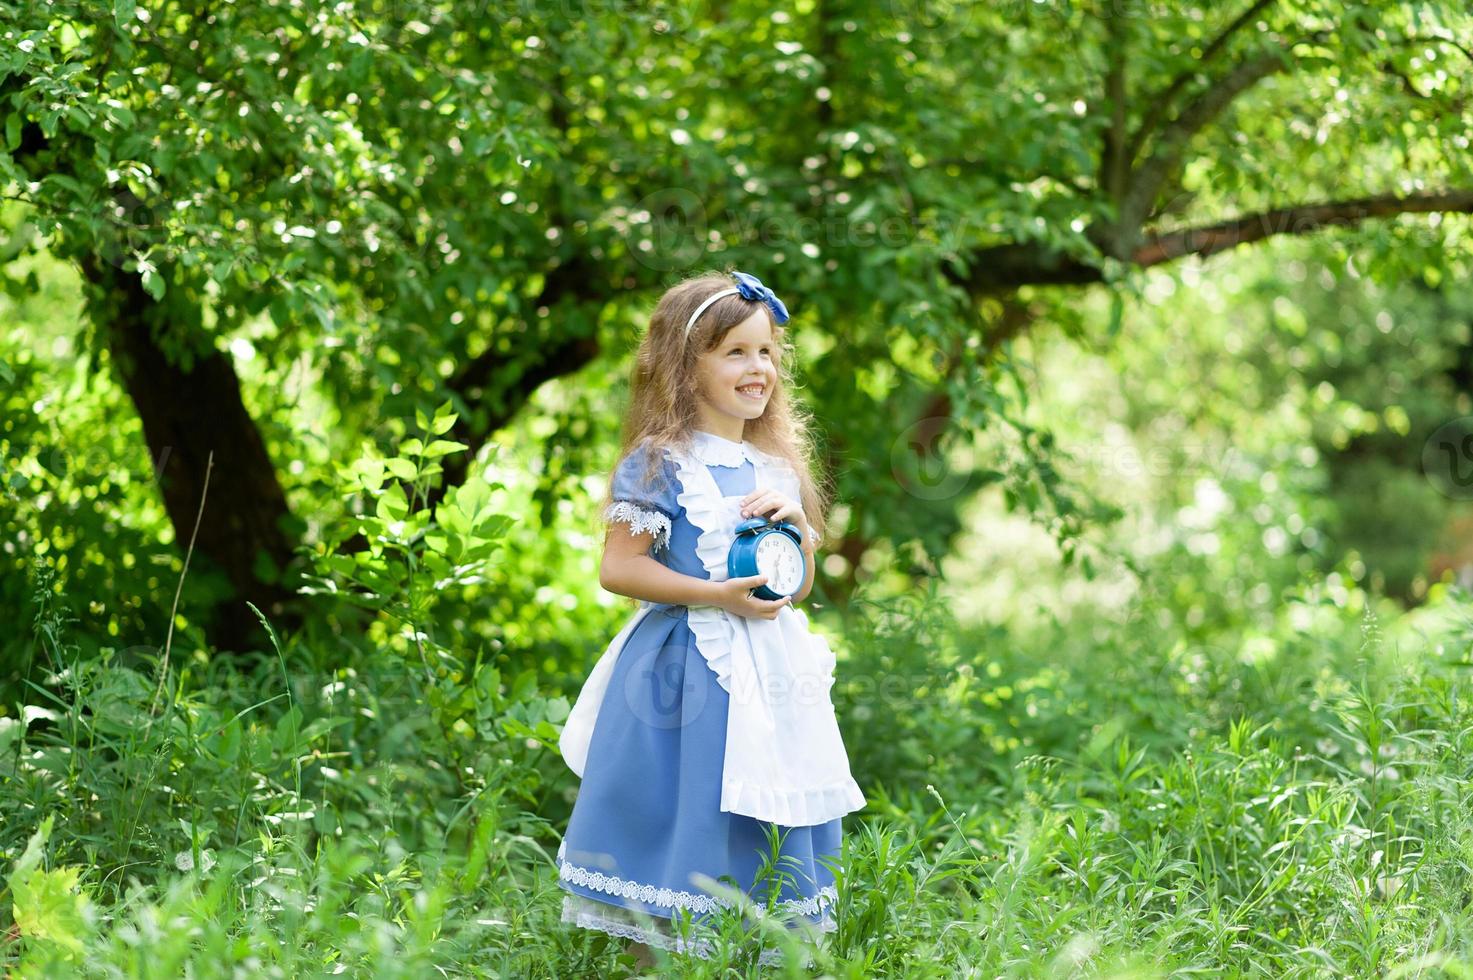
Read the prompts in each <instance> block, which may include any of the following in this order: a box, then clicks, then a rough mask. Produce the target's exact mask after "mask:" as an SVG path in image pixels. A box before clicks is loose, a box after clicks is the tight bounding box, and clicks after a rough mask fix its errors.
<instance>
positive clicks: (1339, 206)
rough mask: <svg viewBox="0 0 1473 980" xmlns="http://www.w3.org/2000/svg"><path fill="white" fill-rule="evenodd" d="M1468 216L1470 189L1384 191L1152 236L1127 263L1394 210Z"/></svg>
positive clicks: (1209, 251) (1201, 252)
mask: <svg viewBox="0 0 1473 980" xmlns="http://www.w3.org/2000/svg"><path fill="white" fill-rule="evenodd" d="M1434 213H1436V214H1454V213H1460V214H1470V213H1473V190H1446V191H1438V192H1435V193H1430V194H1414V195H1410V196H1407V197H1399V196H1397V195H1394V194H1386V195H1382V196H1379V197H1363V198H1358V199H1356V200H1352V201H1326V202H1324V203H1321V204H1300V205H1296V206H1294V207H1287V208H1276V209H1274V210H1272V211H1264V212H1261V213H1259V214H1250V215H1245V216H1243V217H1241V218H1234V219H1232V220H1231V221H1224V222H1221V223H1220V224H1215V225H1207V226H1205V227H1201V228H1188V229H1185V230H1183V231H1173V232H1166V233H1165V234H1158V235H1153V236H1151V237H1150V239H1149V240H1148V241H1146V242H1145V243H1144V244H1142V245H1141V247H1140V248H1138V249H1136V250H1135V252H1134V253H1133V254H1132V255H1131V261H1133V262H1134V263H1135V264H1136V265H1139V266H1142V267H1145V266H1152V265H1159V264H1161V263H1163V262H1170V261H1172V260H1173V259H1179V258H1182V257H1183V256H1187V255H1197V256H1200V257H1202V258H1206V257H1207V256H1209V255H1216V254H1217V253H1218V252H1222V251H1225V250H1227V249H1230V248H1232V247H1234V246H1235V245H1245V244H1247V243H1249V242H1257V241H1262V240H1263V239H1265V238H1271V237H1273V236H1275V235H1307V234H1309V233H1311V232H1315V231H1319V230H1320V229H1321V228H1329V227H1333V226H1337V225H1357V224H1360V223H1361V222H1362V221H1368V220H1371V219H1373V218H1390V217H1395V216H1396V215H1399V214H1434Z"/></svg>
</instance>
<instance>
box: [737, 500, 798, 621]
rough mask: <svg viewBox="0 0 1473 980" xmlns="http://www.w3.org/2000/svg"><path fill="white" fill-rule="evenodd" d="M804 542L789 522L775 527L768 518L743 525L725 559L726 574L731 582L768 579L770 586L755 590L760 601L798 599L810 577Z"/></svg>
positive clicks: (764, 585) (766, 584) (759, 518)
mask: <svg viewBox="0 0 1473 980" xmlns="http://www.w3.org/2000/svg"><path fill="white" fill-rule="evenodd" d="M802 542H803V535H802V533H801V532H800V531H799V530H798V528H797V526H795V525H793V524H790V523H789V522H787V521H779V522H778V523H776V524H774V523H772V522H771V521H769V520H767V518H765V517H753V518H751V519H749V520H745V521H742V522H741V523H740V524H738V525H737V526H736V537H735V538H734V539H733V540H732V542H731V550H730V551H729V552H727V555H726V574H727V576H728V577H730V578H746V577H747V576H749V575H766V576H767V582H766V583H765V584H763V585H759V586H757V587H756V588H754V589H753V590H752V594H753V595H755V596H756V597H757V598H759V599H768V600H772V599H781V598H783V597H784V596H790V595H795V594H797V592H798V590H799V589H801V588H803V580H804V578H806V577H807V573H808V569H807V567H806V565H805V563H804V561H803V544H802Z"/></svg>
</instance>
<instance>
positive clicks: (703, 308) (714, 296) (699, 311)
mask: <svg viewBox="0 0 1473 980" xmlns="http://www.w3.org/2000/svg"><path fill="white" fill-rule="evenodd" d="M740 292H741V290H740V289H737V288H736V287H735V286H733V287H732V288H731V289H723V290H721V292H719V293H712V294H711V295H710V296H707V297H706V301H705V302H704V303H702V304H701V305H700V306H697V307H696V311H695V312H694V313H692V314H691V315H690V319H689V320H687V321H685V335H686V336H687V337H689V336H690V328H691V327H693V326H695V322H696V317H698V316H700V315H701V314H702V313H705V312H706V307H708V306H710V305H711V304H712V303H714V302H716V301H717V300H718V299H721V298H722V297H723V296H736V295H737V294H739V293H740Z"/></svg>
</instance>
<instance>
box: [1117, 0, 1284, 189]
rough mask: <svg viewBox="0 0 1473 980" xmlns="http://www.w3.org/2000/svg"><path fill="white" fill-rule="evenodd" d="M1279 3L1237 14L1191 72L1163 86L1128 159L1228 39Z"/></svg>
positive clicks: (1258, 2)
mask: <svg viewBox="0 0 1473 980" xmlns="http://www.w3.org/2000/svg"><path fill="white" fill-rule="evenodd" d="M1277 2H1278V0H1255V2H1254V3H1253V4H1252V6H1250V7H1249V8H1248V9H1247V10H1245V11H1243V12H1242V13H1241V14H1239V15H1238V16H1237V17H1235V18H1234V19H1233V21H1232V23H1230V24H1228V25H1227V26H1226V27H1224V28H1223V29H1222V30H1221V31H1218V32H1217V36H1216V37H1214V38H1213V39H1212V40H1211V41H1209V42H1207V46H1206V47H1205V48H1203V49H1202V54H1201V55H1200V56H1199V57H1198V58H1197V59H1196V61H1195V62H1194V64H1193V65H1192V69H1191V71H1184V72H1182V73H1181V74H1180V75H1177V76H1176V77H1175V78H1173V79H1172V80H1171V84H1169V85H1167V86H1166V88H1164V89H1162V90H1161V91H1160V92H1158V93H1157V94H1156V95H1155V96H1153V97H1152V98H1151V99H1150V101H1149V102H1147V104H1146V113H1145V116H1144V117H1143V118H1142V119H1141V124H1140V126H1138V127H1137V128H1136V131H1135V133H1134V135H1132V136H1131V138H1130V146H1129V156H1128V157H1127V159H1129V160H1130V161H1132V162H1134V161H1135V159H1136V158H1137V157H1139V156H1140V154H1141V147H1143V146H1145V144H1146V140H1148V139H1150V137H1151V134H1152V133H1154V132H1155V131H1156V128H1157V127H1158V126H1160V125H1161V120H1162V119H1163V118H1165V115H1166V112H1167V110H1169V109H1170V108H1171V107H1172V106H1173V105H1174V104H1175V103H1176V99H1177V97H1178V96H1179V95H1181V93H1182V91H1183V90H1184V89H1186V87H1187V86H1188V85H1189V84H1191V81H1192V79H1194V78H1196V77H1197V76H1198V75H1199V74H1200V73H1201V71H1202V68H1203V67H1204V66H1205V65H1206V64H1207V63H1208V62H1210V61H1211V60H1212V59H1213V58H1214V57H1215V56H1216V55H1217V53H1218V52H1219V51H1221V50H1222V49H1223V48H1224V47H1226V46H1227V43H1228V40H1229V39H1230V38H1232V36H1233V35H1234V34H1236V33H1238V31H1240V30H1242V29H1243V28H1244V27H1245V26H1247V25H1248V24H1249V23H1250V22H1252V21H1253V20H1254V18H1256V17H1257V16H1258V15H1259V14H1261V13H1263V11H1264V8H1266V7H1268V6H1270V5H1272V4H1274V3H1277Z"/></svg>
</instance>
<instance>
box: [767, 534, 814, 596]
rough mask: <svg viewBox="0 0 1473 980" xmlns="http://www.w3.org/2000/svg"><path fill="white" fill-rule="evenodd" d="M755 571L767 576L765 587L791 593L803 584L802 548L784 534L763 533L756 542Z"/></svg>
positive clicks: (787, 593) (786, 593)
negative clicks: (760, 538)
mask: <svg viewBox="0 0 1473 980" xmlns="http://www.w3.org/2000/svg"><path fill="white" fill-rule="evenodd" d="M757 571H758V572H759V573H761V574H763V575H766V576H767V587H768V588H769V589H771V590H772V591H774V592H781V593H783V594H785V595H791V594H792V593H794V592H797V591H798V589H799V588H800V587H801V586H802V585H803V573H804V571H805V569H804V567H803V549H801V548H799V547H798V543H797V542H796V541H794V540H793V539H792V538H790V537H788V536H787V535H786V534H780V533H773V534H764V535H763V536H762V540H761V541H758V542H757Z"/></svg>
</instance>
